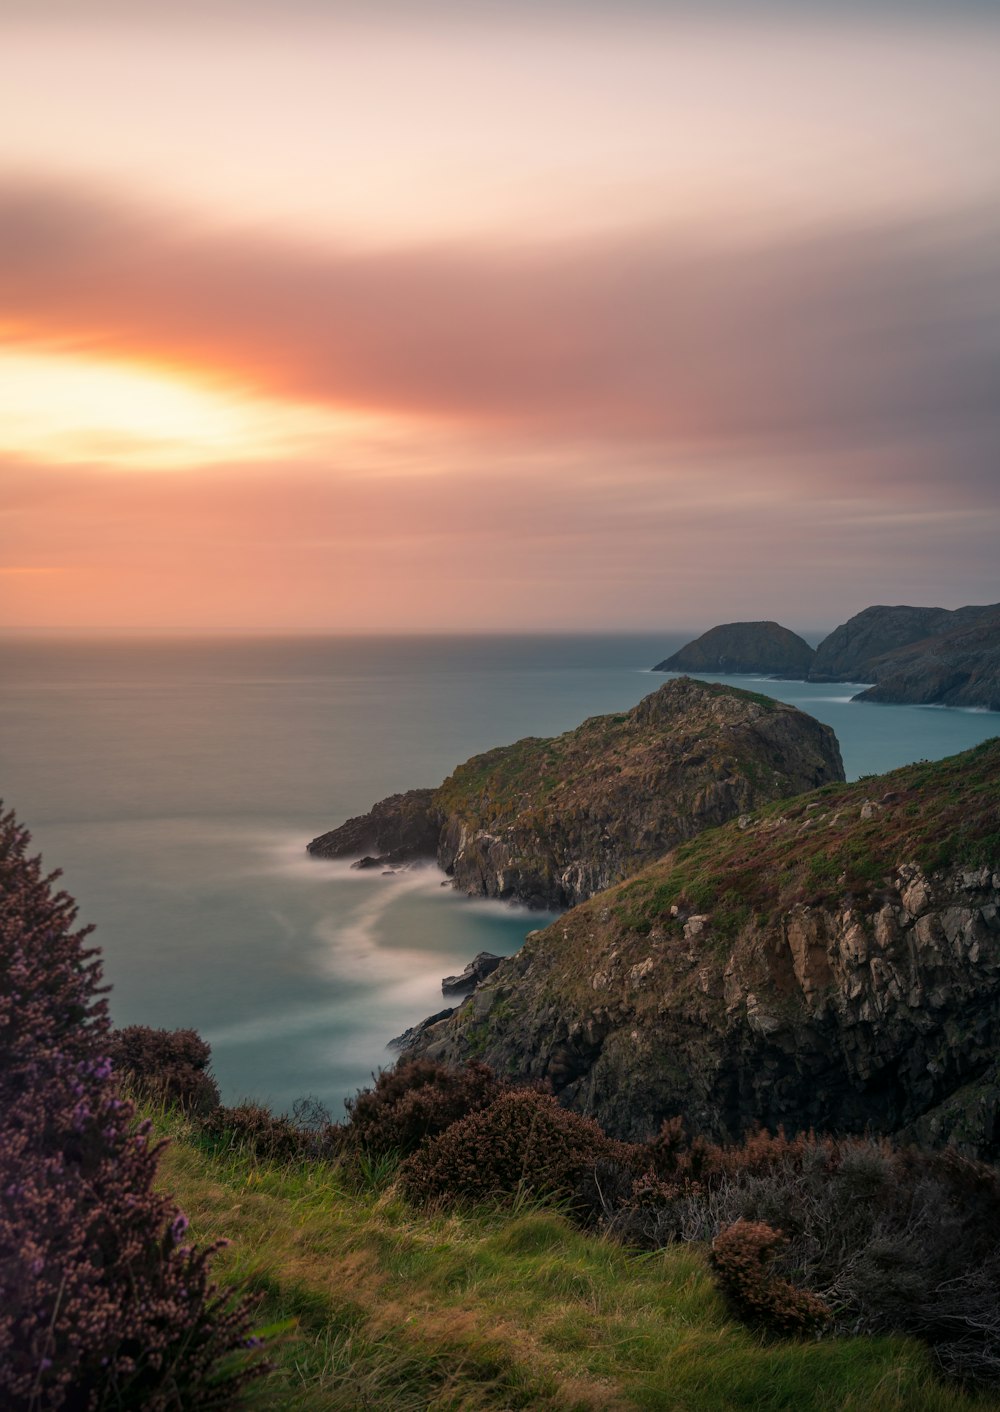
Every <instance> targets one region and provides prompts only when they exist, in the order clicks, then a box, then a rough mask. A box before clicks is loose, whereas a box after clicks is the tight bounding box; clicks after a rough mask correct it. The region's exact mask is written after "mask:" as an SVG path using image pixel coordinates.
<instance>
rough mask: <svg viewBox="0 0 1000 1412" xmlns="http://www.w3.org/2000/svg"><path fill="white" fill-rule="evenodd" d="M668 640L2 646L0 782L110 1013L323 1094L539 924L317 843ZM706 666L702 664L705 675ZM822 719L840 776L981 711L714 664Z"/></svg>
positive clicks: (955, 743)
mask: <svg viewBox="0 0 1000 1412" xmlns="http://www.w3.org/2000/svg"><path fill="white" fill-rule="evenodd" d="M690 636H691V634H686V633H681V634H673V635H660V636H650V635H641V636H639V635H637V636H625V635H619V636H615V637H608V636H595V637H564V638H549V637H510V638H477V639H473V638H422V639H413V638H408V639H389V638H379V639H320V638H314V639H283V640H265V639H232V640H226V641H205V640H179V639H160V640H156V641H133V640H124V639H119V640H103V641H90V642H82V641H75V642H55V641H52V640H44V641H43V640H38V641H27V640H21V641H13V640H12V641H8V642H6V643H4V644H3V646H2V652H0V663H2V678H0V727H2V730H0V766H2V768H0V786H2V788H0V792H2V795H3V797H4V799H5V800H6V801H7V803H8V804H10V805H12V806H13V807H14V808H16V809H17V811H18V814H19V815H20V817H21V818H22V819H23V820H24V822H25V823H27V824H28V825H29V827H30V828H31V829H32V832H33V834H34V838H35V843H36V845H37V847H38V848H39V849H40V851H41V852H42V853H43V856H44V858H45V862H46V863H47V864H48V865H49V866H50V867H61V868H62V869H63V872H64V885H65V886H66V887H67V889H68V890H69V891H70V892H72V893H73V895H74V896H75V897H76V898H77V899H78V900H79V902H80V906H81V913H82V916H83V918H84V920H86V921H88V922H93V923H95V924H96V927H97V934H96V940H97V941H98V943H99V944H100V945H101V947H102V949H103V951H104V955H105V973H106V978H107V979H108V981H110V982H111V984H112V986H113V991H112V995H111V1005H112V1013H113V1015H114V1018H115V1020H116V1021H117V1022H118V1023H122V1024H125V1023H144V1024H151V1025H164V1026H170V1027H173V1026H179V1025H191V1026H193V1027H194V1028H196V1029H198V1030H200V1031H201V1033H202V1034H204V1035H205V1037H206V1038H207V1039H208V1040H209V1041H210V1042H211V1044H212V1048H213V1055H214V1064H215V1069H216V1072H217V1074H218V1077H219V1079H220V1082H221V1085H222V1088H223V1091H224V1096H225V1097H226V1099H227V1100H228V1101H233V1100H234V1099H236V1098H241V1097H248V1096H252V1097H255V1098H257V1099H259V1100H261V1101H264V1102H267V1103H269V1104H271V1105H272V1106H274V1107H276V1108H284V1107H287V1106H288V1105H289V1104H291V1102H292V1101H293V1100H294V1099H295V1098H297V1097H301V1096H303V1095H305V1094H313V1095H316V1096H317V1097H319V1098H321V1099H322V1100H323V1101H325V1102H326V1103H327V1104H328V1105H330V1106H331V1107H332V1108H333V1109H334V1110H339V1106H340V1103H341V1101H342V1099H343V1098H344V1097H345V1096H346V1095H348V1094H350V1093H352V1092H354V1090H355V1089H356V1088H357V1087H358V1086H359V1085H360V1084H362V1083H364V1082H365V1081H366V1080H367V1078H368V1076H369V1075H370V1073H371V1072H372V1070H373V1069H375V1068H377V1067H378V1066H379V1065H381V1064H384V1063H386V1062H388V1061H390V1060H391V1057H392V1056H391V1054H389V1053H387V1051H386V1050H385V1048H384V1045H385V1041H386V1040H387V1039H388V1038H389V1037H391V1036H392V1035H394V1034H397V1033H398V1032H399V1031H401V1030H402V1029H404V1028H406V1026H408V1025H410V1024H412V1023H413V1022H414V1021H415V1020H417V1019H420V1018H421V1017H422V1016H424V1015H426V1014H428V1013H430V1012H431V1011H433V1010H437V1009H440V1008H441V1006H442V1004H443V1003H444V1002H443V1000H442V997H441V990H440V978H441V976H443V975H445V974H447V973H449V972H452V971H455V970H458V969H461V967H462V966H463V965H464V964H465V962H466V961H467V960H469V959H470V958H471V957H472V956H473V955H474V954H475V953H476V952H477V951H481V950H490V951H496V952H502V953H504V954H507V953H510V952H512V951H515V950H516V949H517V947H518V946H519V945H520V944H521V941H522V940H523V937H524V934H525V932H526V931H528V930H530V929H531V928H532V927H535V926H538V925H542V924H544V921H545V920H546V919H545V917H544V915H542V916H540V915H539V914H537V913H527V912H525V911H523V910H519V909H515V908H508V907H504V906H501V905H499V904H495V903H487V902H482V901H472V900H469V899H466V898H460V897H458V896H456V894H454V893H453V892H452V891H451V890H450V889H448V888H443V887H442V886H441V876H440V874H439V873H437V871H436V870H435V869H433V868H429V869H426V870H422V871H418V872H409V873H405V874H401V875H398V876H396V877H391V878H386V877H382V876H380V875H375V876H372V875H371V874H370V873H356V872H351V870H350V869H349V868H348V867H347V866H346V865H343V864H336V863H327V862H321V861H318V860H315V859H310V858H308V857H306V855H305V853H304V848H305V844H306V843H307V841H308V840H309V839H310V838H312V837H314V836H315V835H316V834H318V833H320V832H322V831H323V830H325V829H327V828H330V827H332V826H333V825H335V824H337V823H339V822H341V821H342V820H343V819H344V818H346V817H348V816H349V815H351V814H356V813H360V812H363V811H364V810H366V809H367V808H368V807H369V806H370V805H371V804H372V803H374V801H375V800H376V799H380V798H382V797H383V796H384V795H386V794H389V793H392V792H394V791H396V790H400V789H408V788H412V787H415V786H418V785H434V784H437V783H438V782H439V781H440V780H441V779H442V778H444V776H445V775H446V774H448V773H449V771H450V769H451V768H452V767H453V766H454V765H455V764H457V763H458V762H459V761H461V760H464V759H465V758H466V757H467V756H469V755H470V754H473V753H475V752H476V751H479V750H485V749H488V748H489V747H490V746H493V745H499V744H504V743H506V742H508V741H511V740H515V739H517V738H518V737H520V736H524V735H549V734H552V733H555V732H558V731H561V730H565V729H568V728H569V727H571V726H573V725H576V724H577V723H578V722H579V721H581V720H582V719H584V718H585V717H586V716H590V715H595V714H599V713H601V712H606V711H618V710H622V709H624V708H627V707H628V706H631V705H633V704H634V703H635V702H636V701H638V700H639V699H640V698H641V697H643V696H645V695H646V694H648V692H650V691H653V690H655V689H656V688H657V687H658V686H659V685H661V683H662V681H663V680H664V678H663V677H662V676H659V675H651V674H650V673H649V671H648V668H649V666H650V665H651V664H652V663H654V662H656V661H658V660H661V659H662V658H663V657H664V656H666V655H668V654H669V653H670V652H672V651H674V650H676V648H677V647H679V646H680V645H681V644H682V643H683V642H684V641H686V640H687V639H688V638H689V637H690ZM715 680H724V678H715ZM730 680H732V681H734V682H735V683H736V684H738V685H742V686H748V687H751V688H753V689H755V690H763V691H767V692H770V693H771V694H772V695H775V696H778V697H780V698H781V699H782V700H786V701H792V702H794V703H795V704H796V705H797V706H800V707H802V709H804V710H807V711H810V712H811V713H812V714H814V715H816V716H818V717H819V718H820V719H821V720H823V721H827V722H828V723H829V724H830V725H832V726H833V727H834V729H835V730H836V731H837V734H838V737H839V739H840V741H841V747H842V750H843V754H844V762H845V766H846V768H847V772H848V775H849V777H851V778H854V777H857V776H858V775H861V774H867V773H872V772H877V771H881V770H885V769H890V768H892V767H893V766H895V765H899V764H905V763H907V762H908V761H911V760H915V759H921V758H927V759H935V758H940V757H941V756H944V755H949V754H953V753H954V752H955V751H958V750H962V749H965V748H966V747H968V746H970V745H973V744H975V743H976V742H978V741H980V740H983V739H985V738H986V737H987V736H990V735H995V734H997V733H998V728H1000V717H998V716H997V715H995V714H993V715H991V714H987V713H977V712H970V711H952V710H941V709H936V708H928V707H894V706H879V705H875V704H862V703H853V704H852V703H850V702H849V700H848V699H847V698H848V697H849V695H850V688H848V687H840V686H828V685H824V686H808V685H806V684H804V683H800V682H772V681H763V680H761V679H757V678H750V677H739V678H731V679H730Z"/></svg>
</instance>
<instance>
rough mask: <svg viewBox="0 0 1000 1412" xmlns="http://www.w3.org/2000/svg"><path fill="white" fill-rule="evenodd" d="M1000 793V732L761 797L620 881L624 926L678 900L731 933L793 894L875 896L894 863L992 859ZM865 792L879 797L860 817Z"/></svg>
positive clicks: (662, 913) (661, 918) (645, 920)
mask: <svg viewBox="0 0 1000 1412" xmlns="http://www.w3.org/2000/svg"><path fill="white" fill-rule="evenodd" d="M998 798H1000V739H993V740H988V741H985V742H984V743H983V744H981V745H978V746H976V747H975V748H974V749H972V750H967V751H965V752H964V753H963V754H961V755H953V756H951V757H949V758H948V759H946V760H939V761H935V762H934V763H928V762H926V761H921V762H920V763H919V764H917V765H907V766H905V767H904V768H903V769H900V770H895V771H893V772H892V773H891V774H887V775H881V776H878V777H876V778H874V779H873V778H872V777H868V778H867V779H864V780H858V781H856V782H855V783H853V784H841V785H837V784H834V785H824V786H823V788H822V789H818V790H813V791H812V792H811V793H809V794H801V795H797V796H796V797H795V798H794V799H786V800H781V801H779V802H778V803H776V804H768V805H765V806H764V808H762V809H759V810H758V811H757V812H756V813H755V814H753V815H752V816H751V817H750V819H749V821H748V826H747V827H746V828H743V829H741V828H739V827H738V825H737V824H735V823H730V824H724V825H723V826H722V827H721V828H718V829H710V830H708V831H706V832H705V833H703V834H700V835H699V836H698V837H697V838H695V839H692V840H691V841H690V842H689V843H685V844H683V845H682V846H681V847H680V848H678V849H677V850H676V851H675V852H674V853H672V854H671V855H670V856H669V857H668V858H666V859H665V860H664V861H663V862H662V863H655V864H653V865H652V866H651V867H649V868H647V869H646V870H645V871H644V872H642V873H641V874H639V875H638V877H637V878H635V879H633V880H632V881H631V882H629V883H626V884H624V885H623V886H622V887H621V888H619V890H618V892H617V895H616V899H615V908H616V912H617V915H618V918H619V921H620V922H621V923H622V924H623V925H624V926H625V927H626V928H627V929H629V930H633V931H636V932H639V933H642V934H645V933H648V931H649V930H650V928H651V926H653V925H655V924H656V923H663V924H666V925H667V926H670V925H671V922H670V908H671V907H672V906H673V905H675V904H678V905H680V906H681V907H682V908H683V911H684V912H703V913H711V915H712V922H713V929H714V931H715V933H716V935H718V936H720V937H722V938H724V939H728V938H731V937H732V936H734V935H735V934H736V932H737V931H738V930H739V928H740V927H741V926H742V925H743V924H744V923H745V922H746V921H747V920H748V919H749V917H751V916H757V917H763V918H766V917H768V916H771V915H774V914H775V913H777V912H780V911H782V910H783V909H785V908H787V907H788V906H790V905H792V904H793V903H795V902H806V903H808V904H810V905H814V906H815V905H820V904H829V903H835V902H838V901H840V900H841V899H843V898H845V897H854V898H856V899H859V900H865V901H867V900H870V899H872V898H877V897H878V896H879V894H880V893H881V892H882V891H884V890H885V886H886V879H887V877H888V875H890V874H891V873H892V872H893V871H894V869H895V868H896V867H897V866H898V865H899V864H900V863H905V862H914V863H917V864H919V865H920V866H921V867H923V868H924V869H925V870H927V871H928V872H931V871H933V870H935V869H937V868H945V867H949V866H951V865H954V864H959V865H962V866H966V867H976V866H979V865H981V864H991V865H994V866H995V864H996V860H997V858H998V857H1000V809H998V806H997V799H998ZM869 799H874V800H875V802H876V805H877V806H878V807H877V808H876V810H875V812H874V816H873V817H872V818H870V819H867V820H862V819H861V817H860V816H861V808H862V805H863V804H864V803H865V802H866V801H867V800H869ZM880 799H882V800H885V801H886V802H885V803H884V804H879V803H878V801H879V800H880ZM680 925H681V924H680V923H677V924H676V926H677V927H678V928H679V927H680Z"/></svg>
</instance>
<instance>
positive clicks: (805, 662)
mask: <svg viewBox="0 0 1000 1412" xmlns="http://www.w3.org/2000/svg"><path fill="white" fill-rule="evenodd" d="M813 656H814V653H813V649H812V648H811V647H810V646H809V644H808V642H805V641H803V639H802V638H801V637H799V636H798V635H797V634H796V633H794V632H792V631H791V630H790V629H789V628H783V627H782V626H781V624H780V623H774V622H760V623H723V624H721V625H720V626H719V627H715V628H710V629H709V630H708V632H706V633H702V635H701V637H698V638H695V640H694V641H693V642H689V643H688V644H687V645H686V646H685V647H682V648H681V650H680V651H679V652H675V653H674V655H673V656H672V657H668V658H666V660H665V661H663V662H658V663H657V665H656V666H655V667H654V668H653V671H654V672H733V673H735V674H739V673H743V672H753V673H762V674H765V675H770V676H782V677H795V678H797V677H806V676H808V674H809V671H810V669H811V667H812V662H813Z"/></svg>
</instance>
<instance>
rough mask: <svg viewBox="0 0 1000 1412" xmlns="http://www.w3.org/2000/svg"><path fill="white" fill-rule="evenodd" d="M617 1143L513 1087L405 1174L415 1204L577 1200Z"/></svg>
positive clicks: (407, 1166)
mask: <svg viewBox="0 0 1000 1412" xmlns="http://www.w3.org/2000/svg"><path fill="white" fill-rule="evenodd" d="M617 1149H618V1144H615V1143H613V1142H612V1141H611V1140H610V1139H609V1138H606V1137H605V1136H604V1134H603V1132H602V1131H601V1129H600V1128H599V1127H598V1126H597V1124H596V1123H595V1122H593V1121H592V1120H591V1119H590V1118H581V1117H580V1116H579V1115H578V1114H576V1113H571V1112H569V1111H568V1110H567V1109H565V1108H560V1107H559V1105H558V1103H557V1102H556V1101H555V1099H554V1098H552V1097H551V1096H550V1095H549V1094H545V1093H539V1092H538V1091H537V1090H534V1089H510V1090H508V1091H507V1092H505V1093H502V1094H501V1095H500V1097H499V1098H497V1099H496V1100H495V1102H494V1103H492V1104H491V1105H490V1107H489V1108H485V1109H483V1110H481V1111H480V1112H475V1113H470V1114H469V1115H468V1116H467V1117H465V1118H462V1119H460V1120H459V1121H458V1122H456V1123H452V1125H451V1126H450V1127H449V1128H447V1129H446V1130H445V1131H444V1132H443V1133H441V1134H440V1135H439V1136H438V1137H435V1138H432V1139H431V1140H430V1141H428V1142H426V1143H425V1144H424V1146H422V1147H421V1148H419V1149H418V1150H417V1151H416V1152H415V1153H414V1154H413V1155H412V1156H411V1157H409V1158H408V1159H407V1161H406V1162H405V1163H404V1164H403V1167H402V1169H401V1174H400V1175H401V1182H402V1187H403V1190H404V1192H405V1193H406V1195H407V1196H409V1197H410V1199H411V1200H414V1201H418V1202H428V1203H443V1204H449V1205H450V1204H453V1203H455V1202H477V1201H495V1200H501V1201H502V1200H508V1199H510V1198H511V1197H515V1196H519V1195H521V1194H525V1193H530V1194H532V1195H535V1196H542V1197H556V1198H572V1197H574V1196H575V1195H576V1193H577V1192H578V1190H579V1188H580V1186H581V1182H582V1179H583V1177H584V1175H585V1174H586V1173H587V1172H588V1171H589V1170H591V1169H593V1168H594V1166H595V1165H596V1164H597V1163H598V1162H599V1161H600V1160H601V1159H602V1158H608V1157H610V1156H613V1155H614V1154H615V1153H616V1151H617Z"/></svg>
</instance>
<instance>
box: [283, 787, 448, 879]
mask: <svg viewBox="0 0 1000 1412" xmlns="http://www.w3.org/2000/svg"><path fill="white" fill-rule="evenodd" d="M434 795H435V791H434V790H433V789H411V790H409V791H408V792H407V793H406V794H390V796H389V798H388V799H382V800H380V801H379V803H378V804H376V805H375V806H374V807H373V808H372V809H371V810H369V812H368V813H367V814H359V815H358V816H357V817H356V818H353V819H348V820H347V822H346V823H345V824H341V825H340V827H339V828H336V829H331V830H330V832H329V833H324V834H321V835H320V836H319V838H314V839H313V841H312V842H311V843H310V844H309V845H308V851H309V852H310V853H312V854H313V856H314V857H316V858H354V859H357V863H358V866H363V867H365V868H374V867H376V866H382V865H384V864H386V863H405V862H407V861H409V860H411V859H414V858H433V857H434V856H435V855H436V853H437V843H438V835H439V834H440V832H441V816H440V814H439V813H438V811H437V809H436V808H435V804H434Z"/></svg>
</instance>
